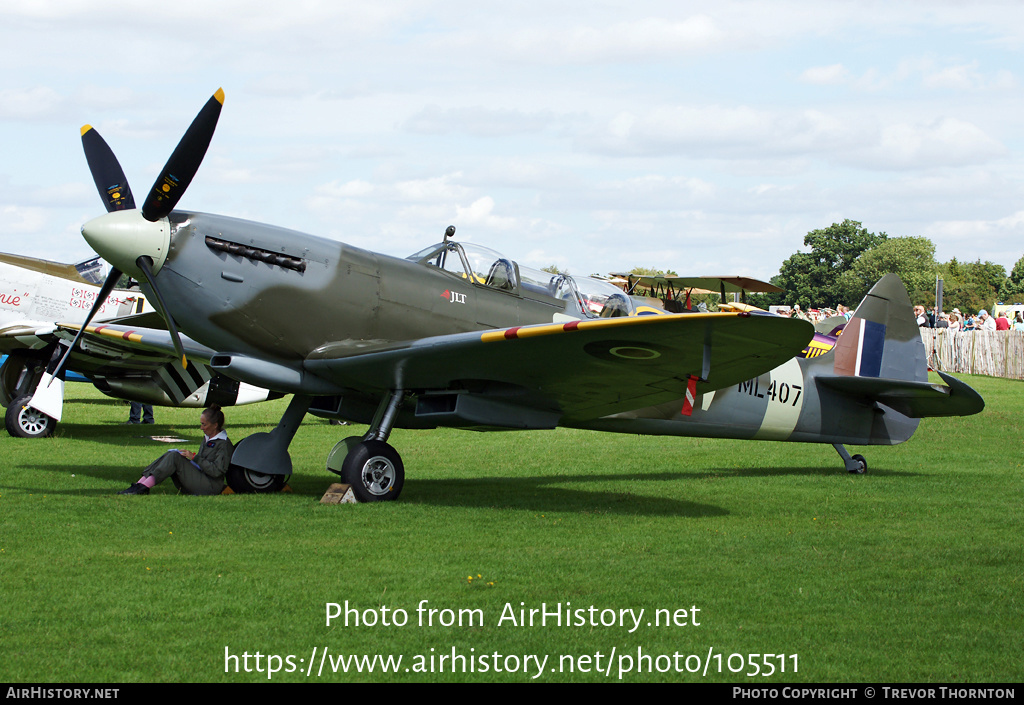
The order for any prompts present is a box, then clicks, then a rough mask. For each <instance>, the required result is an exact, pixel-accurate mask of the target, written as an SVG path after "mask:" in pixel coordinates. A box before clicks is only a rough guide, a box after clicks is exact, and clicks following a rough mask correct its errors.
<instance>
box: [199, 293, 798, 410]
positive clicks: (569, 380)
mask: <svg viewBox="0 0 1024 705" xmlns="http://www.w3.org/2000/svg"><path fill="white" fill-rule="evenodd" d="M813 334H814V330H813V328H812V327H811V325H810V324H809V323H807V322H804V321H799V320H796V319H788V318H783V317H779V316H774V315H771V314H756V313H755V314H750V313H707V314H697V313H691V314H678V315H665V316H637V317H622V318H607V319H595V320H586V321H578V320H573V321H570V322H566V323H552V324H541V325H532V326H522V327H516V328H508V329H501V330H489V331H483V332H480V331H477V332H471V333H459V334H455V335H446V336H439V337H435V338H425V339H422V340H418V341H413V342H410V343H408V344H405V345H402V346H397V347H393V348H391V349H378V350H374V351H370V352H367V351H358V350H357V349H354V347H353V346H352V345H351V344H347V343H337V344H329V345H325V346H322V347H321V348H319V349H318V350H316V351H314V352H313V353H312V354H311V355H310V356H309V357H308V358H307V359H306V362H305V364H304V368H305V370H306V371H307V372H309V373H312V374H314V375H316V376H317V377H319V378H321V379H323V380H327V381H329V382H330V383H333V384H335V385H337V386H338V387H341V388H345V389H349V390H354V391H357V392H362V393H364V394H365V393H370V394H379V393H380V392H384V391H386V390H389V389H404V390H408V391H412V392H417V393H419V394H420V396H421V401H422V399H424V398H427V397H430V395H432V394H433V395H443V394H444V393H446V392H447V393H449V394H465V395H468V396H471V397H475V398H477V399H487V400H489V403H490V402H493V403H495V404H500V405H503V406H504V407H505V408H507V409H510V410H513V411H510V413H509V414H508V417H509V418H510V419H514V418H515V413H514V409H515V408H516V407H521V408H522V409H523V411H524V412H526V411H529V410H533V411H542V412H544V413H548V414H554V415H557V417H558V418H561V419H563V420H569V419H572V420H580V419H591V418H598V417H601V416H605V415H607V414H611V413H616V412H620V411H624V410H628V409H634V408H637V407H639V406H648V405H651V404H655V403H661V402H667V401H671V400H673V399H680V398H682V397H684V396H685V394H686V391H687V382H688V376H689V375H696V376H698V377H701V378H702V379H703V381H701V382H699V383H698V384H697V391H698V392H705V391H710V390H713V389H719V388H722V387H727V386H729V385H732V384H738V383H739V382H742V381H745V380H747V379H750V378H751V377H755V376H757V375H759V374H762V373H764V372H767V371H768V370H771V369H773V368H775V367H777V366H779V365H780V364H782V363H783V362H785V361H786V360H789V359H790V358H792V357H794V356H795V355H796V354H797V353H799V352H800V351H801V350H802V349H803V347H804V346H806V345H807V343H808V341H809V340H810V339H811V337H812V335H813ZM214 367H215V368H217V365H216V361H215V364H214ZM431 403H432V402H430V401H429V400H428V401H427V402H426V408H427V409H428V410H429V409H430V408H431ZM445 403H449V402H444V401H441V402H438V403H437V404H438V405H439V406H443V405H444V404H445ZM417 414H419V409H418V410H417ZM499 416H500V415H499ZM499 425H500V424H499ZM510 425H515V424H510Z"/></svg>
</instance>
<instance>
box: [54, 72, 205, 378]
mask: <svg viewBox="0 0 1024 705" xmlns="http://www.w3.org/2000/svg"><path fill="white" fill-rule="evenodd" d="M223 105H224V91H223V89H220V88H218V89H217V92H216V93H214V94H213V96H212V97H211V98H210V99H209V100H208V101H207V102H206V105H204V106H203V108H202V109H201V110H200V111H199V114H198V115H196V117H195V119H194V120H193V121H192V124H191V125H189V127H188V129H187V130H186V131H185V134H184V135H183V136H182V138H181V140H180V141H179V142H178V146H177V147H175V148H174V151H173V152H172V153H171V156H170V158H169V159H168V160H167V163H166V164H165V165H164V168H163V169H162V170H161V172H160V175H159V176H157V178H156V181H154V182H153V188H151V189H150V191H149V195H148V196H147V197H146V201H145V203H143V204H142V209H141V211H135V199H134V197H133V196H132V191H131V187H130V186H129V185H128V180H127V179H126V178H125V175H124V170H123V169H122V168H121V165H120V163H118V161H117V157H115V156H114V152H113V151H112V150H111V149H110V147H109V145H107V143H106V141H105V140H104V139H103V138H102V137H101V136H100V134H99V133H98V132H97V131H96V130H95V129H94V128H93V127H92V126H90V125H85V126H84V127H82V148H83V149H84V151H85V158H86V161H87V162H88V163H89V171H90V172H91V173H92V178H93V181H94V182H95V183H96V189H97V191H99V194H100V198H102V199H103V203H104V205H105V206H106V208H107V213H108V215H107V216H101V217H100V218H96V219H94V220H91V221H89V222H88V223H86V224H85V225H84V226H82V235H83V236H85V239H86V240H88V241H89V244H90V245H92V248H93V249H94V250H96V252H98V253H99V254H100V255H101V256H102V257H103V258H104V259H105V260H107V261H108V262H109V263H110V273H109V274H108V275H107V279H106V281H104V282H103V286H102V287H101V288H100V293H99V295H98V296H97V298H96V302H95V303H94V304H93V306H92V309H90V311H89V314H88V315H87V316H86V318H85V322H84V323H83V324H82V327H81V329H80V330H79V331H78V333H77V335H75V339H74V340H73V341H72V343H71V347H70V348H68V350H67V352H65V353H64V356H63V357H62V358H61V360H60V362H59V363H58V365H57V367H56V369H55V370H54V372H53V375H52V376H53V377H55V378H57V377H59V376H60V374H61V373H62V372H63V370H64V368H65V367H66V366H67V362H68V359H69V358H70V357H71V351H72V350H74V349H75V347H76V346H77V345H78V342H79V340H80V339H81V337H82V335H83V334H84V333H85V329H86V328H87V327H88V325H89V323H90V322H91V321H92V319H93V317H94V316H95V315H96V313H97V312H98V311H99V309H100V308H101V307H102V306H103V304H104V302H106V300H107V297H108V296H109V295H110V292H111V291H113V289H114V285H115V284H116V283H117V280H118V279H120V278H121V274H122V273H123V272H124V271H127V272H128V273H129V274H132V275H134V276H137V277H138V278H140V279H145V280H146V282H147V283H148V284H149V285H150V287H152V289H153V293H154V295H155V296H154V297H153V299H152V301H153V303H154V304H155V306H156V308H157V309H158V310H159V313H160V315H161V316H163V318H164V320H165V321H167V329H168V331H169V332H170V334H171V340H172V341H173V342H174V350H175V352H176V353H177V354H178V355H180V356H181V364H182V365H183V366H185V365H187V364H188V361H187V360H186V359H185V350H184V347H183V346H182V344H181V338H180V335H179V333H178V326H177V325H176V324H175V322H174V318H173V317H172V316H171V314H170V312H169V311H168V309H167V305H166V303H165V301H164V297H163V294H162V293H161V292H160V288H159V286H158V285H157V283H156V277H155V276H154V274H155V271H157V270H159V268H160V265H162V264H163V259H164V257H166V254H167V247H166V243H165V242H163V241H164V240H166V239H167V238H168V237H169V235H168V233H169V226H167V223H166V221H165V219H166V218H167V216H168V215H169V214H170V212H171V211H172V210H173V209H174V207H175V206H176V205H177V204H178V201H179V200H181V197H182V196H183V195H184V193H185V189H187V188H188V185H189V184H190V183H192V179H193V177H195V175H196V172H197V171H198V170H199V165H200V164H202V162H203V157H205V156H206V150H207V149H208V148H209V146H210V140H212V139H213V133H214V130H215V129H216V128H217V120H218V119H219V118H220V111H221V107H222V106H223ZM115 211H135V212H136V214H137V215H141V216H142V218H143V219H144V220H145V221H149V223H154V224H156V227H154V226H150V225H148V224H146V223H142V222H139V219H138V218H137V217H136V216H135V215H129V214H128V213H124V214H121V213H118V214H117V215H116V216H115V215H113V214H114V212H115ZM160 221H164V222H163V223H160ZM165 226H167V227H165ZM140 251H141V252H142V254H139V252H140ZM157 253H159V254H157ZM154 254H157V257H158V260H159V262H155V261H154V257H153V256H152V255H154Z"/></svg>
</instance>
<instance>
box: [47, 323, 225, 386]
mask: <svg viewBox="0 0 1024 705" xmlns="http://www.w3.org/2000/svg"><path fill="white" fill-rule="evenodd" d="M80 328H81V326H80V325H77V324H69V323H63V324H62V323H59V324H57V325H56V326H54V333H53V337H54V338H61V339H63V340H66V341H67V342H70V341H71V340H72V339H73V338H74V337H75V334H76V333H77V332H78V331H79V329H80ZM85 330H86V332H85V335H84V336H82V340H81V344H80V346H79V347H78V348H76V349H75V351H74V352H72V353H71V363H70V365H69V369H71V370H73V371H75V372H80V373H82V374H84V375H86V376H87V377H90V378H95V377H106V378H121V377H126V376H128V377H140V376H141V377H147V378H152V379H153V380H154V381H155V382H156V384H157V386H159V387H160V388H161V389H162V390H163V391H164V392H166V394H167V395H168V397H169V398H170V399H171V400H172V401H174V402H175V403H177V404H180V403H182V401H183V400H184V399H185V398H186V397H188V396H189V395H191V394H192V393H193V392H195V391H196V390H197V389H199V388H200V387H202V386H203V385H204V384H206V383H207V382H209V381H210V378H211V377H212V372H211V371H210V369H209V367H208V366H207V363H209V361H210V356H211V355H212V354H213V351H212V350H210V349H209V348H207V347H205V346H202V345H200V344H199V343H197V342H195V341H194V340H192V339H190V338H188V337H187V336H182V337H181V342H182V344H183V346H184V349H185V354H186V356H187V358H188V363H189V364H188V365H187V367H182V364H181V359H180V358H178V356H177V354H176V353H175V352H174V344H173V343H172V342H171V336H170V334H169V333H168V332H167V331H166V330H159V329H151V328H141V327H135V328H131V327H127V326H124V325H115V324H107V323H101V324H96V325H90V326H88V327H87V328H86V329H85Z"/></svg>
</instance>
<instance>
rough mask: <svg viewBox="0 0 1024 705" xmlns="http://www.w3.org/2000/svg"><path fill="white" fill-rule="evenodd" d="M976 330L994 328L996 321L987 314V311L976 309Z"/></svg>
mask: <svg viewBox="0 0 1024 705" xmlns="http://www.w3.org/2000/svg"><path fill="white" fill-rule="evenodd" d="M975 326H977V328H978V330H995V329H996V321H995V319H994V318H992V316H990V315H988V311H986V310H985V309H981V310H980V311H978V320H977V322H976V323H975Z"/></svg>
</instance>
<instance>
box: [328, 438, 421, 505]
mask: <svg viewBox="0 0 1024 705" xmlns="http://www.w3.org/2000/svg"><path fill="white" fill-rule="evenodd" d="M341 480H342V482H345V483H347V484H348V485H350V486H351V487H352V493H353V494H355V496H356V499H357V500H359V501H360V502H388V501H393V500H396V499H398V495H399V494H401V493H402V486H403V485H404V484H405V466H404V465H403V464H402V458H401V457H400V456H399V455H398V451H396V450H395V449H394V448H392V447H391V446H389V445H388V444H387V443H384V442H383V441H363V442H362V443H359V444H358V445H356V446H354V447H353V448H352V450H351V451H349V454H348V455H346V456H345V462H344V463H342V465H341Z"/></svg>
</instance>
